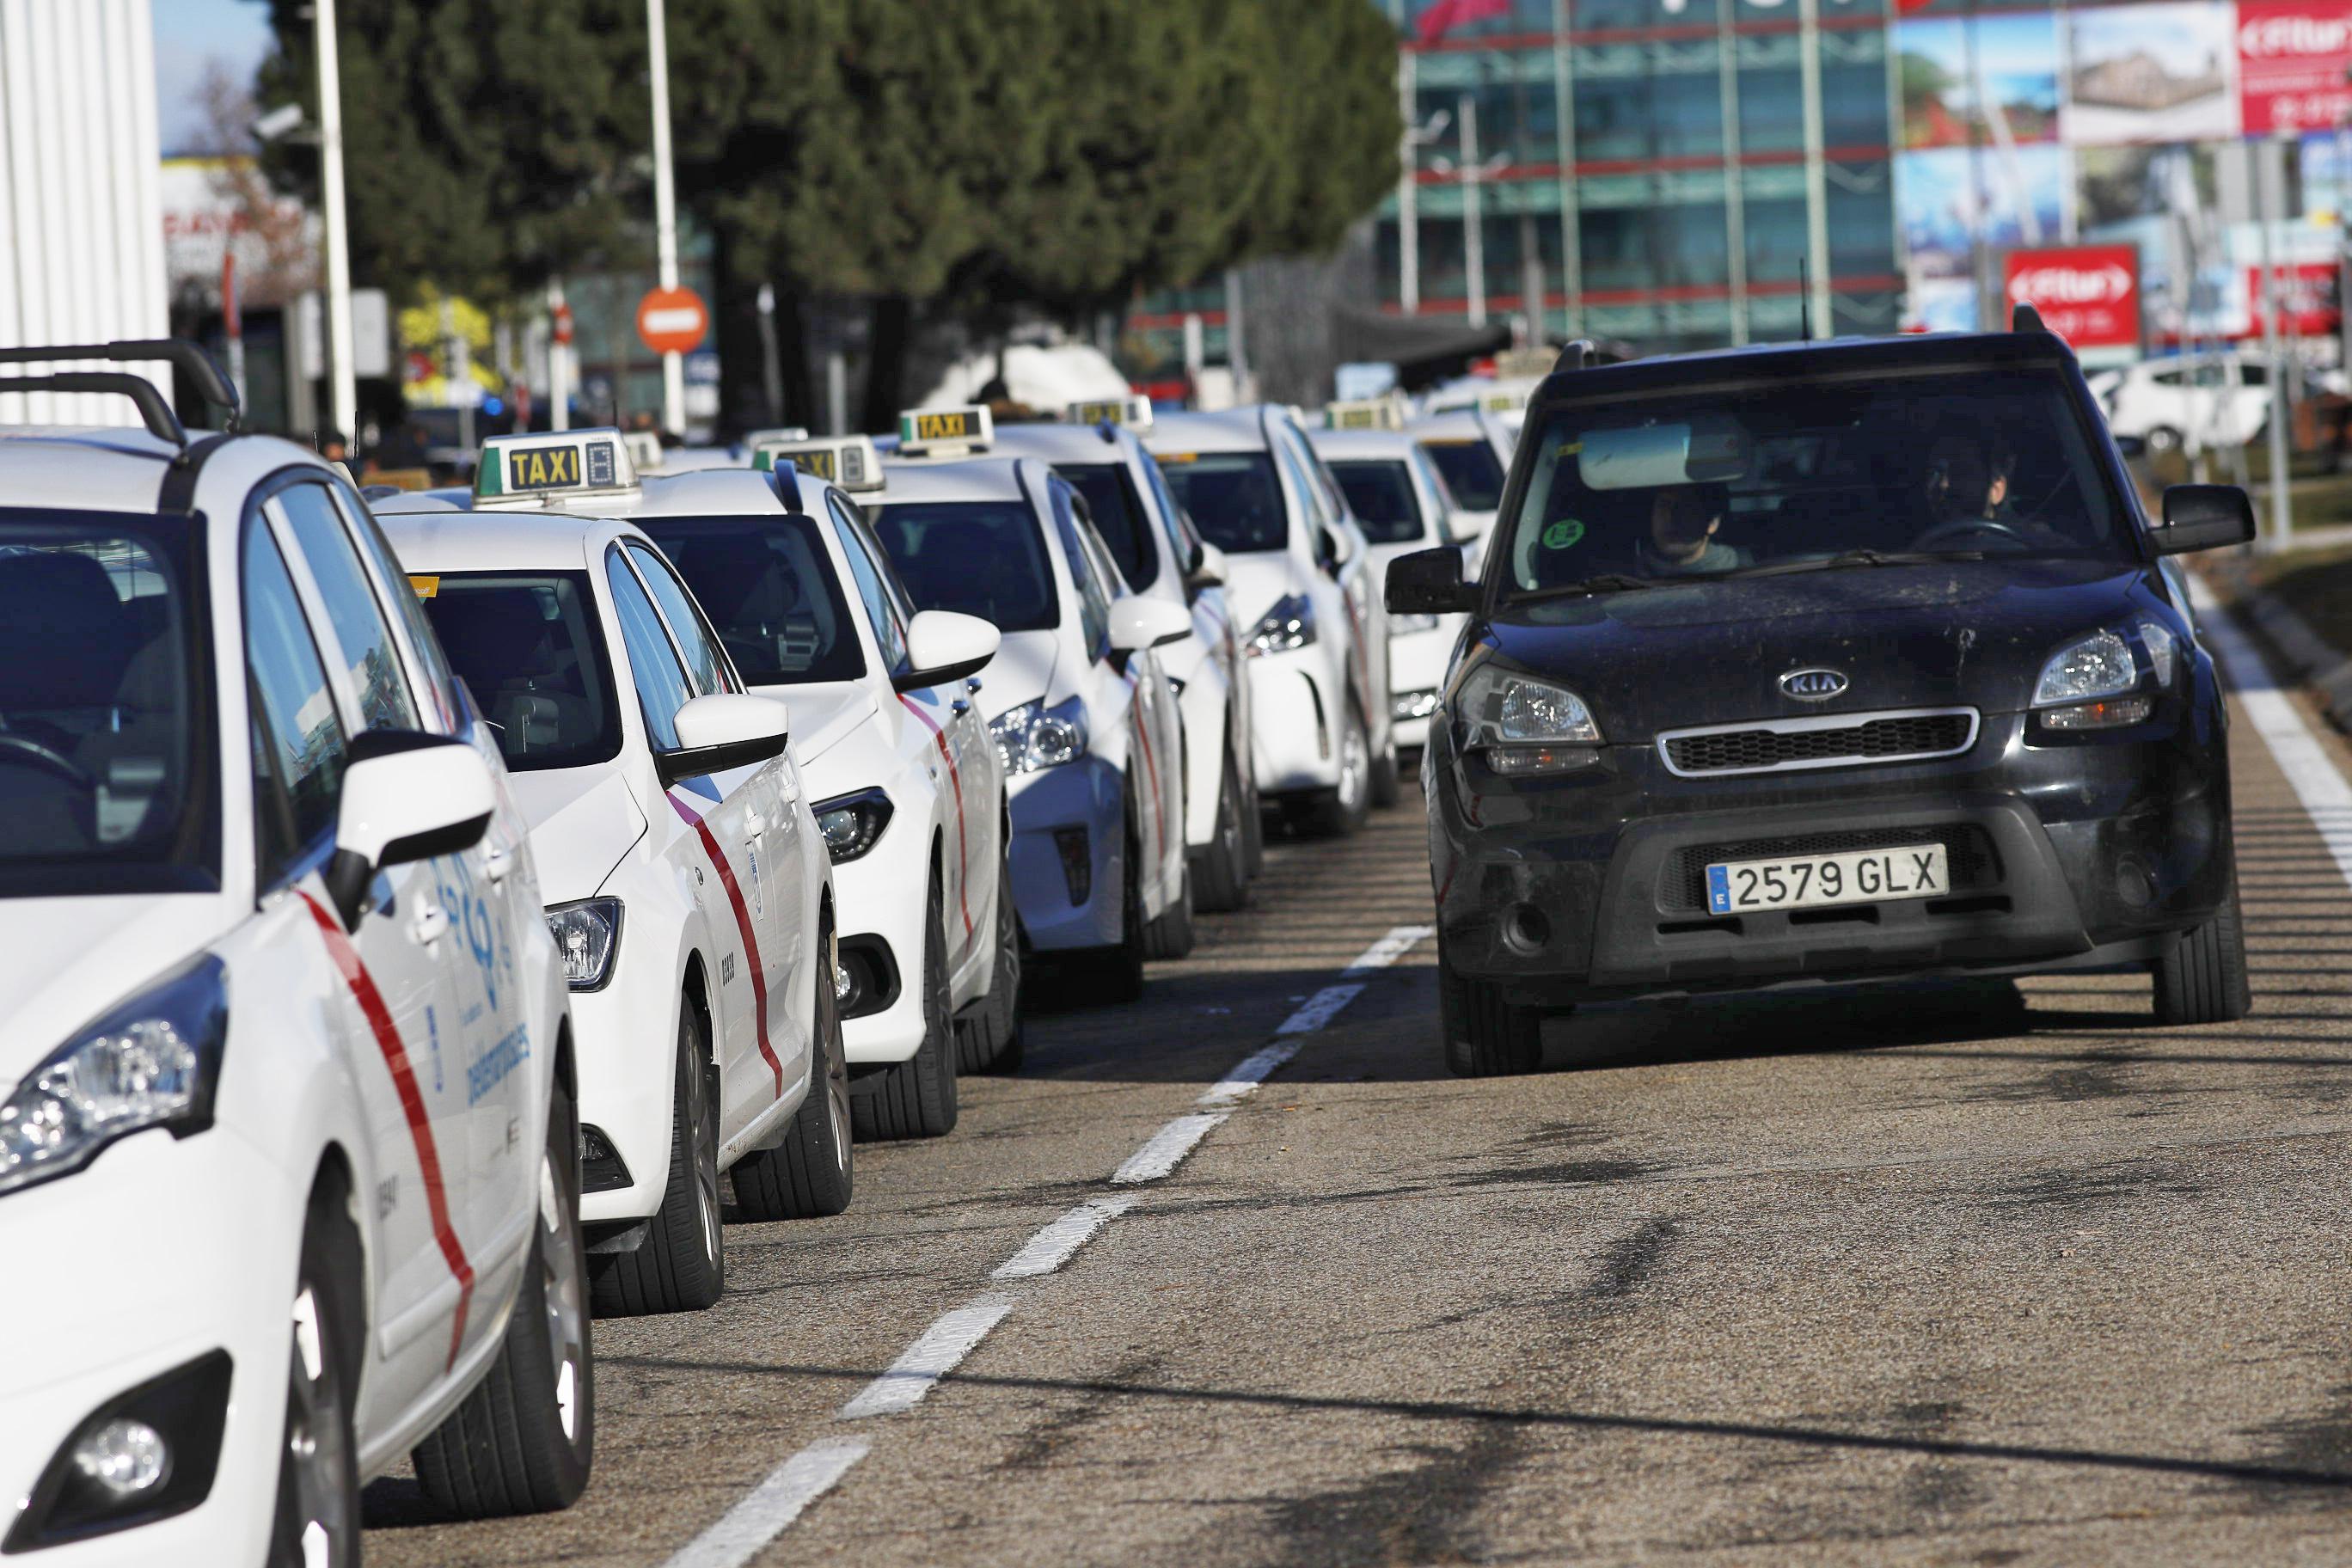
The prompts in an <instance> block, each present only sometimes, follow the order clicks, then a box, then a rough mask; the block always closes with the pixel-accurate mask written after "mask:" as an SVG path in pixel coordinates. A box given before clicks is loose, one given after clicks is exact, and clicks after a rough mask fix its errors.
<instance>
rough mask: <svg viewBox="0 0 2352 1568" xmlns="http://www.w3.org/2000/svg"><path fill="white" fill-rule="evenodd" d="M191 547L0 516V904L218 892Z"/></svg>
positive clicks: (202, 651)
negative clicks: (51, 898) (109, 895)
mask: <svg viewBox="0 0 2352 1568" xmlns="http://www.w3.org/2000/svg"><path fill="white" fill-rule="evenodd" d="M196 539H197V535H196V529H195V527H194V525H193V524H191V523H188V522H186V521H184V520H179V519H166V518H153V517H113V516H107V515H103V514H97V513H88V512H82V513H76V512H69V511H68V512H40V511H0V897H13V898H31V897H41V896H62V895H68V894H89V893H134V892H183V891H184V892H196V891H210V890H213V889H217V888H218V887H219V886H220V847H219V845H220V833H219V823H220V815H219V806H218V804H217V799H218V797H217V795H216V793H215V790H214V788H213V782H212V781H213V779H214V777H215V763H214V758H213V746H212V736H213V723H214V720H213V714H212V704H211V693H212V678H211V670H212V658H211V652H210V649H209V647H208V645H207V642H206V639H205V637H203V636H201V635H200V632H201V628H202V626H203V625H204V620H205V609H204V603H203V596H202V579H201V577H200V576H199V574H198V573H197V571H196V569H195V566H194V559H195V549H196Z"/></svg>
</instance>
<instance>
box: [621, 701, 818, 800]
mask: <svg viewBox="0 0 2352 1568" xmlns="http://www.w3.org/2000/svg"><path fill="white" fill-rule="evenodd" d="M791 733H792V714H791V713H790V712H789V711H788V710H786V709H785V707H784V705H783V704H782V703H781V702H779V701H777V700H775V699H774V698H772V697H751V696H747V695H745V694H744V693H742V692H740V691H714V692H712V693H710V695H709V696H708V697H694V698H689V699H688V700H687V701H686V704H685V706H683V707H681V708H680V709H678V710H677V750H676V751H672V752H656V753H655V755H654V771H655V772H656V773H659V774H660V775H661V782H662V784H663V785H664V787H667V786H668V785H670V784H676V783H677V781H678V780H680V779H691V778H699V777H701V776H702V775H703V774H704V773H725V772H726V771H727V770H728V769H729V768H748V767H750V766H751V764H752V763H764V762H766V761H767V760H768V759H769V758H770V757H772V756H775V755H777V754H778V753H779V752H782V750H783V749H784V742H785V741H786V740H787V739H788V738H789V737H790V736H791Z"/></svg>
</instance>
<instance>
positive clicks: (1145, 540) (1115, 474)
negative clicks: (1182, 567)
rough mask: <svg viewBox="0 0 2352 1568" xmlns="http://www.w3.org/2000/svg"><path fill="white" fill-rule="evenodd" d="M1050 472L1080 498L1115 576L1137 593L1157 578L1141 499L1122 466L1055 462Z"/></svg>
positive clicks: (1155, 553) (1157, 562)
mask: <svg viewBox="0 0 2352 1568" xmlns="http://www.w3.org/2000/svg"><path fill="white" fill-rule="evenodd" d="M1054 471H1055V473H1057V474H1059V475H1061V476H1062V477H1063V478H1064V479H1067V480H1069V481H1070V486H1071V488H1072V489H1076V491H1077V492H1078V494H1080V495H1081V496H1084V497H1085V498H1086V501H1087V516H1089V517H1091V518H1092V519H1093V520H1094V525H1095V531H1096V532H1097V533H1099V534H1101V535H1102V542H1103V544H1104V545H1105V546H1106V547H1107V548H1108V550H1109V551H1110V558H1111V559H1112V560H1114V561H1116V562H1118V572H1119V575H1120V576H1122V577H1124V578H1126V579H1127V585H1128V586H1129V587H1130V588H1133V589H1135V590H1136V591H1137V592H1138V593H1140V592H1142V591H1143V590H1144V589H1146V588H1149V587H1150V586H1151V584H1153V582H1155V581H1156V580H1157V579H1158V578H1159V576H1160V552H1159V550H1158V549H1156V548H1155V547H1154V546H1153V544H1152V542H1151V524H1150V521H1148V520H1146V519H1145V517H1144V515H1143V498H1142V496H1140V495H1139V494H1138V493H1137V492H1136V489H1135V478H1134V476H1133V475H1131V474H1129V472H1128V471H1127V465H1126V464H1125V463H1056V464H1055V465H1054Z"/></svg>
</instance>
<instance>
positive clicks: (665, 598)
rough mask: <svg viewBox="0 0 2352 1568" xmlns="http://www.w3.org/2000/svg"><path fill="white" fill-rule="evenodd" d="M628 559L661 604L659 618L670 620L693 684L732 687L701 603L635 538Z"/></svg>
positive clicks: (713, 688)
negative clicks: (692, 675)
mask: <svg viewBox="0 0 2352 1568" xmlns="http://www.w3.org/2000/svg"><path fill="white" fill-rule="evenodd" d="M629 559H630V560H631V561H633V562H635V563H636V568H637V571H638V572H639V574H642V575H643V576H644V578H645V580H646V587H647V588H648V589H650V590H652V592H653V596H654V602H655V603H656V604H657V605H660V606H661V611H662V618H663V619H664V620H667V622H669V629H670V632H671V634H672V635H673V636H674V637H677V646H678V647H679V649H680V650H681V651H682V652H683V653H685V655H686V666H687V668H688V669H690V670H692V671H693V672H694V684H695V685H696V687H697V688H698V689H701V690H702V691H704V692H712V691H732V690H734V689H735V682H734V680H733V679H731V677H730V671H729V670H728V668H727V659H726V658H725V656H724V655H722V654H721V653H720V652H719V639H718V638H717V637H713V636H712V635H711V632H710V625H709V622H708V621H706V620H704V619H703V618H702V606H701V605H698V604H696V603H695V602H694V595H691V594H689V593H688V592H687V591H686V584H683V583H681V582H679V581H678V580H677V573H675V572H672V571H671V570H670V569H669V563H668V562H667V561H664V560H663V559H662V558H661V557H660V556H658V555H656V554H655V553H654V552H652V551H650V550H648V549H646V547H645V546H644V545H642V544H639V543H638V542H636V541H635V540H631V541H630V542H629Z"/></svg>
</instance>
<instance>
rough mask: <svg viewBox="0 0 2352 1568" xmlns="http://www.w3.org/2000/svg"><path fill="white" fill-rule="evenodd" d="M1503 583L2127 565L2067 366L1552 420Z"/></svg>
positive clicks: (1619, 409) (1896, 378)
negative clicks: (2046, 563)
mask: <svg viewBox="0 0 2352 1568" xmlns="http://www.w3.org/2000/svg"><path fill="white" fill-rule="evenodd" d="M1531 445H1532V447H1533V453H1532V458H1533V461H1532V463H1531V464H1530V466H1529V469H1528V488H1527V492H1526V499H1525V500H1524V501H1523V503H1522V504H1521V506H1520V508H1519V514H1518V517H1517V521H1516V524H1515V526H1514V527H1513V528H1512V530H1511V532H1510V535H1509V545H1508V549H1507V556H1506V560H1507V568H1506V570H1507V574H1508V576H1507V584H1508V585H1509V587H1511V588H1513V589H1517V590H1521V591H1531V592H1541V591H1544V590H1548V589H1560V588H1573V587H1576V586H1578V585H1580V584H1590V583H1591V582H1592V581H1593V580H1595V579H1607V580H1608V584H1612V585H1622V584H1621V580H1624V579H1630V580H1633V582H1634V584H1635V585H1641V584H1646V583H1650V582H1660V581H1676V580H1688V579H1690V578H1693V577H1698V576H1709V575H1719V574H1726V573H1746V572H1764V571H1772V572H1786V571H1804V570H1813V569H1822V568H1828V567H1837V566H1846V565H1876V564H1882V563H1885V561H1886V560H1887V558H1889V557H1893V558H1896V559H1907V558H1916V557H1917V556H1920V555H1927V556H1929V557H1942V556H1971V555H1997V556H2000V557H2002V558H2017V557H2033V556H2042V557H2048V556H2068V555H2072V556H2081V555H2095V556H2102V557H2109V558H2115V559H2128V558H2133V557H2134V554H2135V552H2134V545H2133V541H2132V537H2131V533H2130V530H2129V527H2128V525H2127V524H2126V522H2125V521H2124V519H2123V513H2122V511H2121V509H2120V508H2119V506H2118V505H2117V502H2116V496H2115V494H2114V492H2113V491H2112V490H2111V489H2109V487H2108V481H2107V479H2106V477H2105V470H2104V469H2103V468H2101V467H2100V465H2099V464H2098V462H2097V461H2096V460H2095V458H2094V456H2093V448H2092V446H2091V443H2090V441H2089V439H2088V438H2087V436H2086V433H2085V431H2084V426H2083V421H2082V419H2081V418H2080V416H2078V415H2077V413H2076V412H2075V410H2074V404H2073V400H2072V399H2071V398H2070V397H2069V396H2068V395H2067V394H2066V389H2065V387H2064V385H2063V384H2062V383H2061V382H2060V381H2059V380H2058V379H2057V377H2056V376H2055V375H2054V374H2049V373H2046V372H2038V371H2022V370H1967V371H1958V372H1944V373H1927V374H1923V373H1921V372H1919V371H1916V370H1906V371H1904V372H1902V373H1900V374H1874V375H1870V376H1865V377H1843V378H1838V379H1832V380H1824V381H1822V382H1820V383H1817V384H1811V385H1791V384H1790V383H1788V382H1786V381H1774V382H1772V383H1770V384H1765V385H1757V386H1746V387H1736V388H1730V389H1723V390H1709V391H1706V392H1702V393H1694V394H1683V395H1664V396H1657V397H1648V398H1642V399H1639V400H1635V401H1629V400H1626V399H1624V398H1622V397H1612V398H1611V399H1609V400H1607V401H1605V402H1595V403H1593V404H1590V405H1572V406H1570V407H1565V408H1557V409H1554V410H1551V411H1550V412H1549V413H1548V414H1546V415H1545V416H1543V426H1542V429H1541V431H1540V432H1539V433H1538V434H1537V435H1536V436H1535V437H1534V438H1533V441H1532V443H1531Z"/></svg>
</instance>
